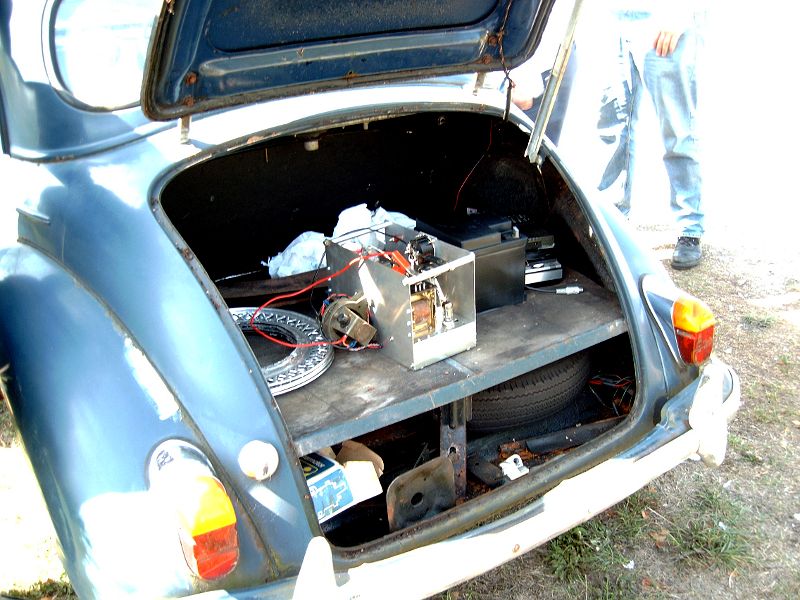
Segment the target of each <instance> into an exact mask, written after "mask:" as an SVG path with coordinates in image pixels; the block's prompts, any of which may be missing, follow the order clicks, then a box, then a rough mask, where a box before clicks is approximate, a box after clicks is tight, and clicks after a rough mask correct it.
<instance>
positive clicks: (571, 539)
mask: <svg viewBox="0 0 800 600" xmlns="http://www.w3.org/2000/svg"><path fill="white" fill-rule="evenodd" d="M654 502H655V495H654V493H653V492H652V490H651V489H650V488H645V489H643V490H639V491H638V492H636V493H635V494H633V495H632V496H630V497H629V498H627V499H626V500H624V501H623V502H620V503H619V504H617V505H616V506H615V507H613V508H611V509H610V510H608V511H606V512H605V513H603V515H600V516H599V517H597V518H595V519H592V520H591V521H587V522H586V523H584V524H582V525H578V526H577V527H574V528H573V529H571V530H570V531H568V532H566V533H564V534H562V535H561V536H559V537H557V538H555V539H554V540H552V541H551V542H550V543H549V544H548V546H547V551H546V555H545V562H546V563H547V564H548V565H549V566H550V568H551V570H552V572H553V574H554V575H555V576H556V578H557V579H559V580H560V581H565V582H575V581H578V580H584V581H585V580H586V579H587V578H588V577H589V576H590V574H591V575H592V577H591V578H592V579H596V577H595V574H597V573H600V574H602V577H601V579H600V581H593V587H595V588H597V589H607V590H609V589H612V588H613V589H617V588H618V587H619V585H620V581H621V577H620V576H621V573H619V572H618V571H619V569H620V568H625V566H626V565H629V564H630V558H628V553H627V552H626V550H627V549H628V546H629V542H630V541H632V540H635V539H637V538H640V537H641V536H642V535H643V534H644V532H645V531H646V530H647V528H648V526H649V525H648V521H647V517H646V514H647V513H646V512H645V511H646V509H647V508H648V507H649V506H651V505H652V504H653V503H654ZM622 579H624V578H622ZM612 583H613V585H612ZM597 584H599V588H598V586H597ZM609 586H610V587H609Z"/></svg>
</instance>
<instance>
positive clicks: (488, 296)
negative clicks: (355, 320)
mask: <svg viewBox="0 0 800 600" xmlns="http://www.w3.org/2000/svg"><path fill="white" fill-rule="evenodd" d="M526 144H527V134H526V133H525V132H523V131H521V130H520V129H519V128H518V127H516V126H515V125H513V124H511V123H508V122H503V121H501V120H499V119H497V118H493V117H489V116H485V115H478V114H471V113H455V112H452V113H420V114H415V115H410V116H402V117H395V118H389V119H382V120H375V121H370V122H369V123H363V124H355V125H348V126H341V127H336V128H331V129H327V130H324V131H315V132H309V133H307V134H303V135H294V136H287V137H283V138H277V139H274V140H270V141H268V142H261V143H258V144H255V145H252V146H249V147H247V148H245V149H242V150H239V151H236V152H232V153H228V154H225V155H223V156H218V157H214V158H211V159H209V160H206V161H205V162H202V163H200V164H197V165H195V166H192V167H189V168H187V169H185V170H184V171H183V172H181V173H179V174H178V175H176V176H175V177H174V178H173V179H172V180H171V181H170V182H169V183H168V184H167V186H166V187H165V189H164V191H163V193H162V196H161V203H162V206H163V209H164V211H165V213H166V214H167V216H168V217H169V219H170V220H171V222H172V224H173V225H174V227H175V228H176V229H177V231H178V233H179V234H180V235H181V236H182V237H183V239H184V240H185V241H186V243H187V244H188V245H189V246H190V247H191V249H192V251H193V252H194V254H195V255H196V256H197V258H198V259H199V261H200V262H201V263H202V264H203V266H204V267H205V269H206V271H207V272H208V274H209V276H210V277H211V279H212V280H214V282H215V283H216V285H217V287H218V289H219V291H220V293H221V294H222V296H223V298H224V299H225V301H226V302H227V303H228V305H229V307H231V309H232V310H234V311H235V310H237V307H239V308H240V307H255V306H259V305H261V304H262V303H263V302H264V301H265V299H267V298H273V299H274V304H273V305H271V306H273V307H279V308H280V309H282V310H289V311H294V312H296V313H300V314H302V315H304V317H305V318H309V319H312V320H317V319H318V318H319V314H318V313H319V312H320V310H321V307H322V306H323V301H325V300H326V296H327V295H328V291H327V287H328V284H327V283H326V284H322V285H317V286H315V287H312V288H311V289H310V290H309V291H308V292H306V293H303V294H301V295H298V296H292V297H286V298H282V297H280V296H281V295H286V294H287V293H294V292H296V291H299V290H301V289H303V288H305V287H308V286H309V285H310V284H313V283H319V282H321V281H324V280H325V278H327V277H328V276H329V275H330V271H325V270H324V268H321V269H311V270H310V271H309V272H306V273H301V274H296V275H292V276H289V277H280V278H277V277H276V278H269V276H268V274H267V270H266V267H265V263H266V261H267V260H268V258H269V257H271V256H275V255H276V254H278V253H279V252H281V251H283V250H284V248H286V246H287V245H288V244H289V243H290V242H291V241H292V240H293V239H295V237H297V236H298V235H299V234H300V233H302V232H321V233H323V234H324V235H325V236H330V235H331V233H332V231H333V228H334V226H335V225H336V223H337V219H338V217H339V214H340V213H341V212H342V211H343V210H344V209H346V208H349V207H352V206H355V205H359V204H362V203H363V204H366V205H367V207H368V208H369V209H376V208H378V207H381V208H384V209H386V210H388V211H396V212H400V213H403V214H404V215H407V216H409V217H411V218H412V219H415V220H416V221H417V223H418V226H417V227H416V229H417V230H423V229H425V230H427V231H428V232H429V233H431V234H433V235H434V236H438V237H437V239H442V238H446V239H447V240H449V241H450V242H454V243H453V245H454V246H456V245H459V246H460V248H459V252H461V253H466V254H469V251H471V250H473V249H474V253H475V256H476V259H475V263H474V284H472V285H473V287H472V290H474V298H470V301H471V302H472V305H471V309H472V315H473V317H472V318H473V319H474V328H475V338H474V343H472V344H467V345H466V346H465V348H466V349H463V350H462V349H461V348H460V347H459V348H458V349H457V351H455V352H454V353H453V354H452V355H449V354H448V355H446V356H444V357H443V358H441V359H438V360H435V361H433V362H432V363H431V364H426V365H423V366H419V365H417V366H415V367H414V368H413V369H412V368H409V367H410V366H411V365H406V364H401V362H402V361H400V360H397V359H396V358H393V357H392V356H390V353H389V352H385V351H384V349H378V348H364V349H363V351H347V350H336V351H335V353H334V358H333V361H332V363H331V364H330V366H327V365H326V367H325V369H326V370H325V371H324V373H322V374H321V375H320V376H319V377H317V378H315V379H313V380H312V381H310V382H303V384H302V385H300V386H298V387H296V388H292V389H288V390H286V391H285V393H280V395H277V396H276V401H277V403H278V405H279V406H280V409H281V414H282V416H283V418H284V420H285V421H286V424H287V427H288V430H289V432H290V434H291V437H292V440H293V443H294V446H295V450H296V452H297V453H298V455H300V456H305V455H310V454H312V453H317V452H321V451H324V450H325V449H328V448H332V449H333V451H334V452H336V451H338V450H339V448H340V447H341V444H342V442H345V441H347V440H356V441H358V442H360V443H362V444H364V445H366V446H367V447H368V448H369V449H371V450H372V451H374V452H376V453H377V454H378V455H379V456H380V457H381V458H382V459H383V464H384V469H383V473H382V474H381V475H380V487H381V493H379V494H377V495H375V496H372V497H370V498H367V499H365V500H363V501H362V502H359V503H357V504H355V505H354V506H352V507H351V508H348V509H347V510H345V511H343V512H340V513H338V514H337V515H335V516H333V517H332V518H321V519H320V520H321V521H322V523H321V524H322V528H323V530H324V531H325V532H326V535H327V536H328V537H329V539H330V540H331V541H332V542H333V543H334V544H336V545H339V546H354V545H358V544H363V543H365V542H369V541H373V540H376V539H378V538H381V537H382V536H384V535H386V534H388V533H390V532H391V531H392V528H391V527H390V522H391V523H395V524H396V523H401V524H402V525H400V526H399V527H400V528H402V527H405V526H407V525H409V524H422V523H424V522H425V520H426V519H428V518H429V517H431V516H434V515H435V514H438V513H440V512H441V511H442V510H445V509H447V508H450V507H452V506H454V505H455V506H457V505H460V504H462V503H463V502H468V501H469V500H470V499H471V498H474V497H477V496H481V495H482V494H484V493H486V492H488V491H489V490H492V489H495V488H498V487H503V486H505V485H508V484H510V482H511V479H510V478H509V476H508V475H507V474H506V473H507V472H508V471H507V470H508V469H509V468H512V469H513V466H514V465H513V463H507V464H506V466H505V467H502V466H500V463H501V462H502V461H504V460H506V459H509V457H513V456H514V455H516V456H517V457H519V461H517V463H516V464H517V466H518V467H521V468H522V470H523V471H524V469H526V468H527V469H536V468H537V467H538V466H540V465H542V464H544V463H546V462H547V461H548V460H550V459H552V458H553V457H554V456H558V455H559V454H563V453H565V452H569V451H570V449H571V448H573V447H577V446H579V445H580V444H581V443H585V442H587V441H589V440H591V439H593V438H595V437H597V436H599V435H603V433H605V432H606V431H608V430H610V429H612V428H613V427H614V426H615V425H617V424H618V423H619V422H620V421H621V420H622V419H623V418H624V416H625V415H626V414H627V413H629V412H630V410H631V407H632V405H633V402H634V396H635V383H634V381H635V380H634V371H633V357H632V353H631V346H630V342H629V340H628V337H627V334H626V332H627V326H626V322H625V318H624V316H623V314H622V311H621V308H620V305H619V302H618V300H617V297H616V295H615V292H614V289H613V285H612V283H611V277H610V276H609V271H608V266H607V265H606V264H605V262H603V259H602V252H601V250H600V248H598V246H597V243H598V242H597V239H596V237H595V236H593V235H592V233H591V230H590V227H589V226H588V224H587V221H586V218H585V215H584V214H583V212H582V209H581V207H580V203H578V202H577V200H576V199H575V197H574V196H573V194H572V193H571V191H570V190H569V188H568V186H567V185H566V183H565V182H564V180H563V178H562V177H561V175H560V173H559V172H558V170H557V169H556V168H555V167H554V166H553V164H552V163H550V162H549V161H545V162H544V164H543V165H542V169H541V172H540V171H539V170H538V169H537V168H536V167H535V166H533V165H531V164H530V163H529V162H528V161H527V159H525V158H524V157H523V152H524V149H525V147H526ZM477 219H481V220H484V221H486V222H489V223H500V224H501V225H499V226H498V227H497V228H496V229H495V230H492V231H490V232H489V233H490V237H491V239H489V240H488V241H486V240H482V239H479V238H480V237H481V234H482V233H485V232H486V229H485V228H483V229H480V231H479V232H478V233H477V234H476V233H475V232H474V231H473V232H467V233H464V232H463V229H464V226H465V224H467V226H468V225H469V224H470V223H474V222H475V220H477ZM508 223H510V224H511V229H509V228H508V225H507V224H508ZM489 229H491V227H489ZM500 231H502V233H498V232H500ZM509 231H510V232H511V233H510V234H509ZM434 232H435V233H434ZM495 234H497V235H495ZM517 234H519V235H518V237H514V236H515V235H517ZM504 236H505V237H504ZM397 238H398V236H386V237H385V238H384V241H385V242H386V243H387V244H388V243H389V241H391V243H395V242H397ZM524 238H527V241H523V239H524ZM408 241H409V240H404V241H401V242H397V243H395V246H392V248H398V249H400V250H402V249H403V247H404V245H407V244H408ZM397 244H400V245H397ZM551 245H552V247H550V246H551ZM487 248H488V249H487ZM381 249H382V250H387V251H388V250H389V248H388V246H381ZM354 256H355V255H354ZM455 256H460V254H456V255H455ZM448 260H450V259H449V258H448ZM520 260H522V261H523V264H519V261H520ZM548 261H550V262H553V263H554V264H557V265H558V267H559V268H560V271H558V272H557V271H556V270H555V268H554V267H553V268H551V266H550V262H548ZM472 264H473V263H472V262H470V263H469V269H470V272H469V273H470V276H472V274H473V271H472V270H471V269H472V268H473V267H472ZM543 265H544V266H543ZM388 268H391V265H389V267H388ZM396 270H397V269H396ZM354 273H355V270H353V272H352V273H350V275H348V276H342V278H341V280H340V281H341V282H344V281H346V277H350V276H352V277H351V281H350V283H349V284H348V285H349V287H348V286H345V287H347V289H346V290H344V291H346V292H347V293H348V294H351V293H352V292H353V289H352V288H353V287H357V286H358V280H359V279H358V277H355V276H354V275H353V274H354ZM558 274H560V275H561V277H560V278H558V277H556V275H558ZM405 275H407V273H399V274H397V278H398V279H402V278H403V276H405ZM443 277H444V276H443ZM550 277H553V278H554V279H552V280H548V278H550ZM526 279H527V280H528V281H529V282H531V284H530V285H528V286H526V285H525V280H526ZM443 281H444V282H445V283H444V284H443V285H444V287H447V284H446V278H445V279H443ZM471 281H472V280H471ZM343 285H344V284H343ZM426 285H427V284H426ZM461 285H462V283H460V282H459V283H458V284H457V285H456V284H452V285H450V287H449V288H448V289H446V290H444V291H442V294H443V295H444V296H447V297H448V298H451V297H452V298H459V299H461V298H463V296H464V295H465V293H464V291H463V290H462V289H461V287H459V286H461ZM566 286H580V287H581V288H582V290H583V291H582V292H581V293H577V294H572V295H565V294H561V293H558V294H557V293H555V289H556V288H562V289H563V288H564V287H566ZM377 287H378V292H379V293H386V294H389V285H388V284H379V285H378V286H377ZM423 287H424V286H423ZM429 287H430V286H429ZM330 288H331V289H330V291H334V292H340V293H341V292H342V291H343V290H342V289H341V288H337V286H336V285H334V284H333V283H331V284H330ZM531 288H536V289H531ZM392 289H394V288H392ZM424 291H425V290H423V292H424ZM440 291H441V290H440ZM397 293H398V292H395V291H392V292H391V294H390V295H391V298H390V300H394V299H396V296H397ZM431 295H432V296H433V297H435V296H436V293H435V292H431ZM475 298H477V299H478V310H477V314H476V313H475V302H476V301H475ZM412 300H413V298H412ZM370 301H371V302H372V304H371V308H370V315H369V316H368V317H367V320H370V318H372V319H373V322H374V323H377V329H378V334H377V335H378V337H377V338H376V339H379V340H380V343H381V344H382V345H383V347H384V348H386V347H387V346H388V344H390V343H393V340H392V339H390V338H391V337H392V336H389V335H388V334H387V333H386V331H387V330H388V328H387V326H386V325H385V323H386V321H385V320H384V321H381V318H380V317H381V315H380V314H377V320H374V319H375V317H376V314H375V313H376V312H377V311H375V307H376V306H377V304H376V303H375V301H374V298H373V299H372V300H370ZM388 304H390V305H391V302H389V303H388ZM464 304H467V305H469V302H461V307H459V306H457V307H456V309H457V310H458V309H459V308H461V309H463V308H464ZM431 306H433V304H432V305H431ZM434 308H435V307H434ZM439 308H441V307H439ZM468 308H469V307H468ZM426 310H427V309H426ZM432 310H433V309H432ZM436 310H438V308H437V309H436ZM410 314H411V309H409V315H410ZM425 314H427V313H425ZM412 320H413V319H409V323H408V325H409V327H411V326H412V323H411V321H412ZM402 325H404V323H403V324H401V326H402ZM431 327H433V326H431ZM242 329H243V331H244V334H245V335H246V337H247V339H248V342H250V345H251V347H252V348H253V351H254V353H255V355H256V356H257V358H258V360H259V363H260V364H261V365H262V366H266V365H273V364H275V363H277V362H279V361H281V360H287V357H288V356H289V355H290V352H292V350H291V349H289V348H283V347H281V346H277V345H276V344H272V343H271V342H270V341H268V340H265V339H263V338H262V337H259V336H258V335H253V333H252V332H251V331H247V330H246V329H247V328H246V327H243V328H242ZM382 330H383V331H382ZM432 331H433V329H431V332H432ZM276 335H277V334H276ZM414 335H416V334H414ZM426 335H429V336H430V337H435V334H434V333H430V332H428V333H426ZM381 336H383V338H381ZM411 336H412V334H411V333H409V338H411ZM284 337H286V336H284ZM289 341H291V340H289ZM445 354H447V353H445ZM273 391H274V390H273ZM234 410H235V407H234ZM440 457H447V459H448V462H447V464H444V465H443V464H442V463H441V461H439V462H435V461H436V460H437V459H438V458H440ZM512 460H513V459H512ZM509 464H510V465H511V467H509ZM426 465H427V466H429V467H430V469H431V470H430V472H426V471H424V470H422V467H424V466H426ZM450 465H452V473H453V475H452V476H450V475H449V472H450ZM426 468H427V467H426ZM503 469H506V472H504V471H503ZM512 475H513V473H512ZM451 477H452V481H453V488H452V490H451V489H450V484H449V483H447V484H442V483H437V482H441V481H443V480H444V481H449V480H450V478H451ZM401 483H402V485H401ZM415 486H416V487H415ZM387 490H389V493H388V494H387ZM387 496H388V498H389V499H388V501H387ZM456 510H457V508H456ZM397 527H398V526H397V525H395V528H397Z"/></svg>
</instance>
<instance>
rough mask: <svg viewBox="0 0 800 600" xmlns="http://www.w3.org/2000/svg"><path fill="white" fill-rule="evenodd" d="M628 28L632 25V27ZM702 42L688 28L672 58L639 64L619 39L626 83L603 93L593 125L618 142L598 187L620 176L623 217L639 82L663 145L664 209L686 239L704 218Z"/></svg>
mask: <svg viewBox="0 0 800 600" xmlns="http://www.w3.org/2000/svg"><path fill="white" fill-rule="evenodd" d="M629 25H633V26H635V22H634V23H629ZM702 43H703V39H702V36H701V35H700V33H699V31H698V30H697V29H690V30H688V31H686V32H684V34H683V35H682V36H681V37H680V40H679V41H678V45H677V47H676V48H675V51H674V52H673V53H672V55H670V56H666V57H661V56H658V55H657V54H656V52H655V50H653V49H650V50H649V51H647V53H646V54H644V57H643V59H642V58H641V55H639V56H638V57H637V56H636V54H637V53H636V52H635V49H634V48H631V46H630V43H629V41H628V40H627V39H626V37H625V36H624V35H623V36H622V37H621V39H620V54H619V64H620V65H621V66H625V65H627V66H628V67H629V69H630V79H629V80H627V77H624V79H623V80H622V81H621V82H620V84H619V86H617V88H616V89H613V87H612V88H609V90H607V91H606V98H604V103H603V107H602V108H601V115H600V122H599V123H598V126H599V127H600V128H601V130H602V131H601V136H602V137H603V138H604V139H605V140H606V141H612V140H614V139H615V138H618V140H619V144H618V146H617V148H616V150H615V152H614V155H613V156H612V158H611V160H610V161H609V163H608V166H607V167H606V171H605V173H604V174H603V177H602V180H601V182H600V185H599V186H598V187H599V189H601V190H602V189H606V188H607V187H609V186H610V185H611V184H612V183H613V182H614V181H615V180H616V179H617V178H618V177H619V176H620V175H623V176H625V179H624V182H623V190H624V192H623V197H622V199H621V201H620V202H619V203H618V204H617V206H618V208H619V209H620V210H621V211H622V212H623V213H624V214H628V212H629V211H630V208H631V187H632V181H631V174H632V173H634V159H635V157H636V153H635V135H634V134H635V131H636V122H637V119H638V111H639V103H640V102H641V99H642V95H643V86H642V83H644V86H646V87H647V90H648V92H649V93H650V96H651V97H652V99H653V104H654V107H655V112H656V116H657V118H658V123H659V127H660V130H661V131H660V133H661V139H662V141H663V144H664V156H663V160H664V166H665V167H666V170H667V176H668V178H669V184H670V205H671V208H672V211H673V214H674V216H675V220H676V224H677V226H678V229H679V231H680V232H681V233H680V235H684V236H691V237H702V235H703V232H704V225H703V221H704V217H705V215H704V213H703V206H702V177H701V172H700V148H699V140H698V134H697V124H696V113H697V80H696V65H697V57H698V53H699V52H700V51H701V49H702ZM638 63H642V64H638ZM626 80H627V81H626ZM615 118H616V120H617V123H619V124H621V125H622V128H621V131H619V133H618V134H616V133H613V131H612V134H611V135H609V131H610V130H613V125H614V119H615Z"/></svg>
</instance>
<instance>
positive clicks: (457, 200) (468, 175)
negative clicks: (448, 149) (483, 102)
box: [453, 123, 492, 212]
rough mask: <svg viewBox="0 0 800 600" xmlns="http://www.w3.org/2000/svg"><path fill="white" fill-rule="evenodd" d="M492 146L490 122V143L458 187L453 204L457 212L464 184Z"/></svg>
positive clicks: (490, 126)
mask: <svg viewBox="0 0 800 600" xmlns="http://www.w3.org/2000/svg"><path fill="white" fill-rule="evenodd" d="M491 147H492V125H491V123H490V124H489V145H488V146H486V150H484V151H483V154H481V157H480V158H479V159H478V162H476V163H475V166H473V167H472V168H471V169H470V171H469V173H467V176H466V177H465V178H464V181H462V182H461V187H459V188H458V193H456V201H455V204H453V211H454V212H455V210H456V208H458V202H459V201H460V200H461V190H463V189H464V186H465V185H467V182H468V181H469V178H470V177H472V173H473V172H474V171H475V169H477V168H478V165H479V164H481V161H482V160H483V159H484V157H485V156H486V153H487V152H489V148H491Z"/></svg>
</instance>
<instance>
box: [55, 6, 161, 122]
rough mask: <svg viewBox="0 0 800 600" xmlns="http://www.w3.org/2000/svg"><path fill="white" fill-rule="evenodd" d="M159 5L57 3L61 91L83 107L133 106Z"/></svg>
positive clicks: (57, 43)
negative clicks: (65, 92) (83, 105)
mask: <svg viewBox="0 0 800 600" xmlns="http://www.w3.org/2000/svg"><path fill="white" fill-rule="evenodd" d="M162 2H163V0H62V1H61V2H60V3H59V4H58V6H57V8H56V12H55V16H54V18H53V21H52V23H53V29H52V36H53V37H52V40H53V50H54V55H55V56H54V58H53V60H54V63H55V66H56V71H57V76H58V79H59V83H60V85H61V87H63V88H64V89H65V90H66V91H67V92H69V94H71V95H72V96H73V97H74V98H75V99H76V100H78V101H79V102H80V103H82V104H86V105H88V106H90V107H94V108H105V109H113V108H120V107H123V106H129V105H132V104H136V103H137V102H138V101H139V93H140V89H141V85H142V74H143V70H144V61H145V56H146V54H147V44H148V41H149V38H150V32H151V30H152V27H153V24H154V22H155V18H156V17H157V16H158V13H159V10H160V8H161V4H162Z"/></svg>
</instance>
